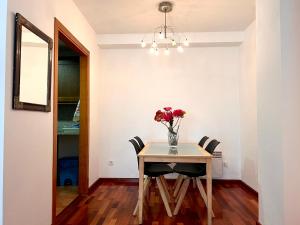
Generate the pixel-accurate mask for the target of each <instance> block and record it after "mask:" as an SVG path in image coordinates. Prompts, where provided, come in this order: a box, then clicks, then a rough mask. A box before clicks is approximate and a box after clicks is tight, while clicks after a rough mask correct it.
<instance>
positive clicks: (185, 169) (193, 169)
mask: <svg viewBox="0 0 300 225" xmlns="http://www.w3.org/2000/svg"><path fill="white" fill-rule="evenodd" d="M173 171H174V172H175V173H179V174H182V175H186V176H189V177H201V176H205V175H206V164H205V163H177V164H176V165H175V167H174V168H173Z"/></svg>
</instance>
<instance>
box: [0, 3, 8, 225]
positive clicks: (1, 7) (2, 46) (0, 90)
mask: <svg viewBox="0 0 300 225" xmlns="http://www.w3.org/2000/svg"><path fill="white" fill-rule="evenodd" d="M6 11H7V1H6V0H0V15H5V14H6ZM5 41H6V16H0V225H2V224H3V154H4V96H5V55H6V52H5V50H6V42H5Z"/></svg>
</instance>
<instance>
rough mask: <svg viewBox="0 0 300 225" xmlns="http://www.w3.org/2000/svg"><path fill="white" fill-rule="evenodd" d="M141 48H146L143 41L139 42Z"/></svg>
mask: <svg viewBox="0 0 300 225" xmlns="http://www.w3.org/2000/svg"><path fill="white" fill-rule="evenodd" d="M141 46H142V48H145V47H146V42H144V40H142V41H141Z"/></svg>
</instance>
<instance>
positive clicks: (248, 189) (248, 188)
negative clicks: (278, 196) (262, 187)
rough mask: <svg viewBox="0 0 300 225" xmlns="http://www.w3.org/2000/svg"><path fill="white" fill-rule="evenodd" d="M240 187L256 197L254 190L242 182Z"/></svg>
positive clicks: (256, 193)
mask: <svg viewBox="0 0 300 225" xmlns="http://www.w3.org/2000/svg"><path fill="white" fill-rule="evenodd" d="M241 183H242V186H243V187H244V188H245V189H246V191H248V192H251V193H252V194H254V195H255V196H257V197H258V192H257V191H256V190H254V189H253V188H252V187H250V186H249V185H248V184H246V183H245V182H244V181H242V180H241Z"/></svg>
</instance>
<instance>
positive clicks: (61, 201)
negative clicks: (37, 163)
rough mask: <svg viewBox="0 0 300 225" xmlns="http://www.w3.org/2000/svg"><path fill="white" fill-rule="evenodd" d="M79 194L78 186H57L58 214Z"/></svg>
mask: <svg viewBox="0 0 300 225" xmlns="http://www.w3.org/2000/svg"><path fill="white" fill-rule="evenodd" d="M77 196H78V187H77V186H57V187H56V215H58V214H59V213H60V212H61V211H62V210H63V209H64V208H65V207H66V206H68V205H69V204H70V203H71V202H72V201H73V200H74V199H75V198H76V197H77Z"/></svg>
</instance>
